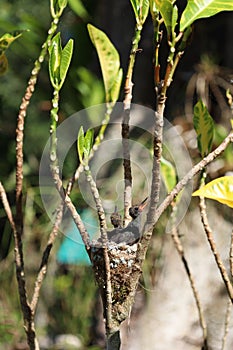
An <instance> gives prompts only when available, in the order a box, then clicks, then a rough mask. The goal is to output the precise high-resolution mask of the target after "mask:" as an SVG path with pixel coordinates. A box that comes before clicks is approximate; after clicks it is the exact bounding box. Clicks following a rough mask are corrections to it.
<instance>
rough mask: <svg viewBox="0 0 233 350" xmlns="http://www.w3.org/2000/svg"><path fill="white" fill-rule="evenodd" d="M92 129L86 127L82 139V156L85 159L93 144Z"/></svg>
mask: <svg viewBox="0 0 233 350" xmlns="http://www.w3.org/2000/svg"><path fill="white" fill-rule="evenodd" d="M93 138H94V130H93V129H88V130H87V132H86V135H85V140H84V158H85V159H86V160H87V158H88V157H89V154H90V152H91V149H92V146H93Z"/></svg>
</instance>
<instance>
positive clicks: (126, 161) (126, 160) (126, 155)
mask: <svg viewBox="0 0 233 350" xmlns="http://www.w3.org/2000/svg"><path fill="white" fill-rule="evenodd" d="M129 119H130V110H129V109H127V110H124V112H123V117H122V124H121V136H122V151H123V168H124V182H125V189H124V221H123V225H124V226H126V225H127V224H128V223H129V221H130V215H129V208H130V207H131V206H132V171H131V159H130V147H129Z"/></svg>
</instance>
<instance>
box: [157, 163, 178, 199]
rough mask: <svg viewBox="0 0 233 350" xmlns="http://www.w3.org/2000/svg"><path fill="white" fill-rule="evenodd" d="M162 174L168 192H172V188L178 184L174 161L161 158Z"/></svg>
mask: <svg viewBox="0 0 233 350" xmlns="http://www.w3.org/2000/svg"><path fill="white" fill-rule="evenodd" d="M160 167H161V175H162V178H163V181H164V184H165V187H166V190H167V192H168V193H169V192H171V190H172V189H173V188H174V187H175V185H176V182H177V181H176V170H175V168H174V166H173V165H172V163H170V162H169V161H168V160H166V159H165V158H163V157H162V158H161V163H160Z"/></svg>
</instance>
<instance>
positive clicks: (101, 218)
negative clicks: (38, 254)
mask: <svg viewBox="0 0 233 350" xmlns="http://www.w3.org/2000/svg"><path fill="white" fill-rule="evenodd" d="M85 174H86V178H87V182H88V183H89V185H90V188H91V192H92V196H93V198H94V201H95V205H96V209H97V213H98V217H99V223H100V233H101V238H102V243H103V253H104V264H105V276H106V277H105V286H106V289H105V294H106V305H104V308H105V316H106V331H107V337H108V336H109V335H110V334H112V284H111V269H110V260H109V256H108V247H107V242H108V236H107V224H106V219H105V214H104V208H103V205H102V201H101V199H100V195H99V191H98V188H97V186H96V182H95V181H94V179H93V177H92V174H91V171H90V169H89V166H88V165H86V166H85Z"/></svg>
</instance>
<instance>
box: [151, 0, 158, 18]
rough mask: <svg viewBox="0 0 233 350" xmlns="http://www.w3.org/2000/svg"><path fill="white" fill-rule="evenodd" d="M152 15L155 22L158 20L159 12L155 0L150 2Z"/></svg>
mask: <svg viewBox="0 0 233 350" xmlns="http://www.w3.org/2000/svg"><path fill="white" fill-rule="evenodd" d="M150 13H151V16H152V19H153V20H154V19H155V18H157V16H158V13H159V10H158V8H157V6H156V3H155V0H150Z"/></svg>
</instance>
